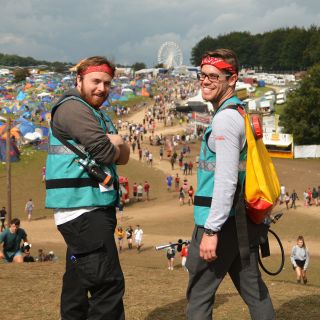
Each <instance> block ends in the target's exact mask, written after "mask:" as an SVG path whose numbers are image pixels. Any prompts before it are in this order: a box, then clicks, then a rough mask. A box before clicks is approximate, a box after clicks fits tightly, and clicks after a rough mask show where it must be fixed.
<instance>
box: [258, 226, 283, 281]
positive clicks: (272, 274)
mask: <svg viewBox="0 0 320 320" xmlns="http://www.w3.org/2000/svg"><path fill="white" fill-rule="evenodd" d="M268 231H269V232H270V233H271V234H273V235H274V237H275V238H276V240H277V242H278V244H279V247H280V251H281V263H280V267H279V269H278V270H277V271H275V272H271V271H269V270H267V269H266V267H265V266H264V265H263V263H262V261H261V258H260V254H259V256H258V261H259V265H260V267H261V269H262V270H263V271H264V272H265V273H267V274H268V275H270V276H276V275H278V274H279V273H280V272H281V271H282V269H283V266H284V260H285V256H284V250H283V246H282V243H281V240H280V238H279V237H278V236H277V234H276V233H275V232H274V231H272V230H271V229H269V230H268Z"/></svg>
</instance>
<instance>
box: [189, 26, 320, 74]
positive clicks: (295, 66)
mask: <svg viewBox="0 0 320 320" xmlns="http://www.w3.org/2000/svg"><path fill="white" fill-rule="evenodd" d="M215 48H229V49H232V50H234V51H235V53H236V54H237V56H238V58H239V63H240V66H241V67H243V68H255V69H258V70H259V69H261V70H264V71H274V72H280V71H300V70H306V69H308V68H309V67H311V66H313V65H314V64H316V63H319V62H320V27H317V26H314V25H312V26H311V27H310V28H309V29H305V28H298V27H294V28H280V29H276V30H273V31H269V32H265V33H263V34H256V35H252V34H251V33H250V32H231V33H229V34H226V35H219V36H218V37H216V38H213V37H211V36H209V35H208V36H206V37H205V38H203V39H202V40H200V41H199V42H198V43H197V44H196V45H195V46H194V47H193V48H192V50H191V59H190V60H191V63H192V64H193V65H195V66H198V65H200V62H201V57H202V55H203V54H204V53H205V52H206V51H212V50H213V49H215Z"/></svg>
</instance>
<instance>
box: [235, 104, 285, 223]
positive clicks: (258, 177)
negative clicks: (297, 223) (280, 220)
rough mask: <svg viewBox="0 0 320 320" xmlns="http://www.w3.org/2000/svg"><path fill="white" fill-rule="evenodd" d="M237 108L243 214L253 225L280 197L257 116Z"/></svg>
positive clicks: (261, 218)
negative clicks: (243, 159)
mask: <svg viewBox="0 0 320 320" xmlns="http://www.w3.org/2000/svg"><path fill="white" fill-rule="evenodd" d="M230 107H231V108H232V109H236V110H237V111H238V112H239V113H240V114H241V115H242V116H243V118H244V120H245V130H246V139H247V163H246V180H245V192H244V193H245V202H246V212H247V214H248V216H249V218H250V219H251V221H253V222H254V223H256V224H260V223H262V222H263V220H264V219H265V218H266V217H267V216H268V215H269V214H270V213H271V210H272V208H273V207H274V205H275V204H276V203H277V200H278V198H279V196H280V183H279V179H278V176H277V173H276V170H275V168H274V166H273V163H272V160H271V157H270V156H269V153H268V151H267V148H266V147H265V145H264V143H263V141H262V136H263V133H262V125H261V120H260V118H259V116H258V115H250V114H248V113H246V112H245V111H244V109H243V108H242V107H240V106H230Z"/></svg>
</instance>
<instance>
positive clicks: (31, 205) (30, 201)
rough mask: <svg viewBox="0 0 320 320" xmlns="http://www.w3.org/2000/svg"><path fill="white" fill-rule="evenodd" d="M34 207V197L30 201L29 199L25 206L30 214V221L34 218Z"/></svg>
mask: <svg viewBox="0 0 320 320" xmlns="http://www.w3.org/2000/svg"><path fill="white" fill-rule="evenodd" d="M33 209H34V204H33V202H32V199H31V198H30V199H29V201H27V203H26V206H25V211H26V213H27V215H28V221H29V222H30V221H31V219H32V211H33Z"/></svg>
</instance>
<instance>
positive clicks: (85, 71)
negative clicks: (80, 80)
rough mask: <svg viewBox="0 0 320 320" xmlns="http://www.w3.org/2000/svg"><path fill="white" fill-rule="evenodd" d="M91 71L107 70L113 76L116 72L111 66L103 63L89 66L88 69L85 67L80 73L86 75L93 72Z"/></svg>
mask: <svg viewBox="0 0 320 320" xmlns="http://www.w3.org/2000/svg"><path fill="white" fill-rule="evenodd" d="M91 72H105V73H107V74H109V75H110V76H111V77H112V78H113V76H114V72H113V70H112V68H110V67H109V66H108V65H107V64H101V65H99V66H89V67H87V68H86V69H84V70H83V71H82V72H81V73H80V75H82V76H84V75H85V74H88V73H91Z"/></svg>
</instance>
